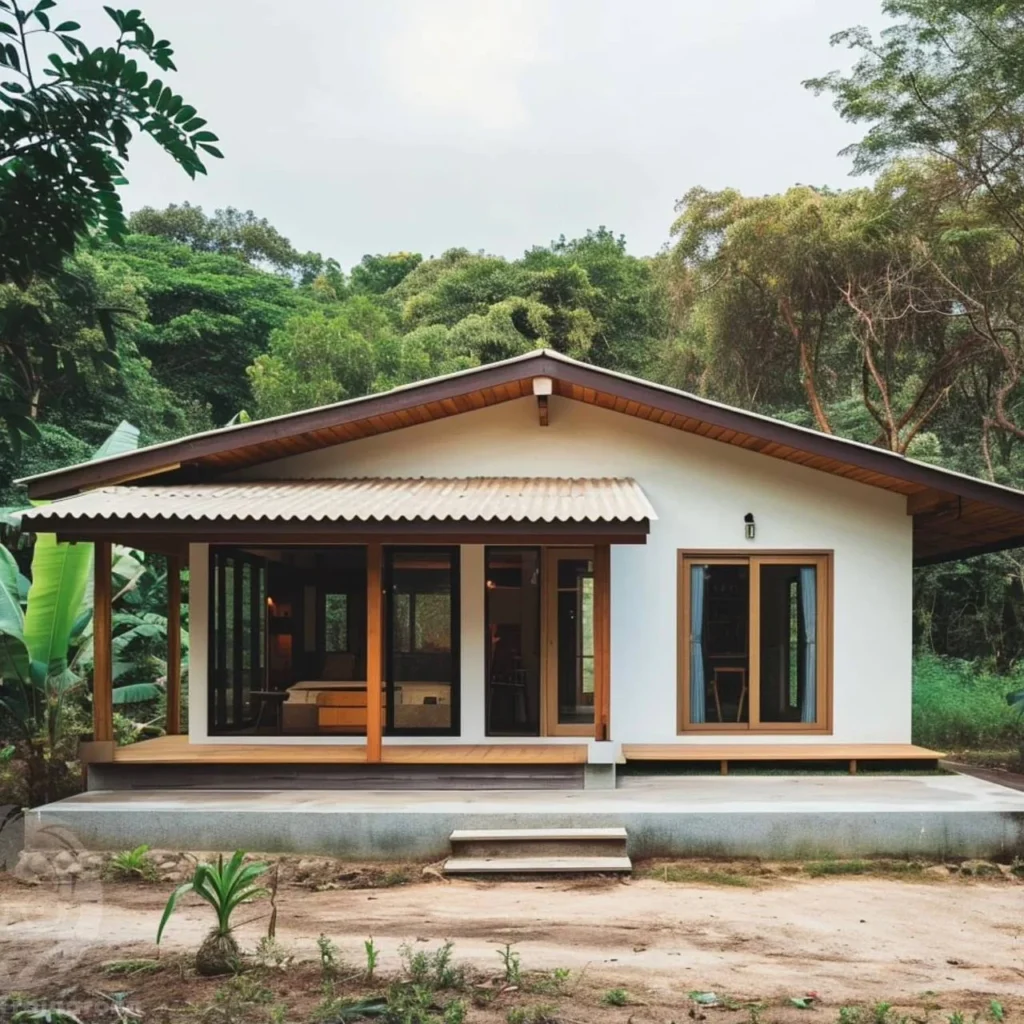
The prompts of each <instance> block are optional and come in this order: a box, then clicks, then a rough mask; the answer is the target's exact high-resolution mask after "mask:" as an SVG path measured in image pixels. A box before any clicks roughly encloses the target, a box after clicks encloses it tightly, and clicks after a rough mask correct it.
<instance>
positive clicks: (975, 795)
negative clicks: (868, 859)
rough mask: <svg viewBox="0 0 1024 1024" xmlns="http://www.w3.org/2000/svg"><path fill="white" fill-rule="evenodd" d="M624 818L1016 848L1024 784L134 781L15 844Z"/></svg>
mask: <svg viewBox="0 0 1024 1024" xmlns="http://www.w3.org/2000/svg"><path fill="white" fill-rule="evenodd" d="M610 826H621V827H624V828H626V829H627V830H628V832H629V854H630V856H631V857H633V858H637V857H687V856H703V857H761V858H779V859H784V858H803V857H822V856H836V857H855V856H861V857H864V856H883V855H884V856H894V857H929V858H946V857H951V858H956V857H984V858H996V859H999V858H1003V859H1006V858H1012V857H1014V856H1016V855H1018V854H1024V793H1019V792H1015V791H1013V790H1010V789H1006V788H1004V787H1002V786H998V785H995V784H992V783H989V782H985V781H982V780H980V779H975V778H969V777H967V776H961V775H935V776H872V777H869V776H855V777H835V776H770V777H739V776H733V777H728V776H727V777H716V776H710V777H709V776H693V777H687V778H679V777H676V778H647V779H632V778H626V779H623V780H621V784H620V786H619V788H618V789H615V790H608V791H598V790H590V789H587V790H582V791H581V790H566V791H553V792H532V793H531V792H525V791H502V790H497V791H489V792H467V791H459V792H423V791H419V792H395V791H390V792H372V791H361V792H339V791H337V790H334V791H324V790H292V791H289V792H279V791H244V790H234V791H219V790H205V791H201V790H165V791H155V790H135V791H124V792H90V793H84V794H82V795H81V796H76V797H72V798H71V799H68V800H62V801H60V802H58V803H54V804H48V805H46V806H44V807H40V808H36V809H35V810H33V811H30V812H29V814H28V815H27V816H26V821H25V830H26V834H25V842H26V847H28V848H30V849H46V848H50V849H52V848H54V847H56V846H65V847H66V846H72V847H79V848H84V849H96V850H122V849H128V848H132V847H135V846H138V845H140V844H141V843H147V844H149V845H150V846H152V847H155V848H163V849H178V850H183V849H192V850H230V849H236V848H238V849H247V850H254V851H264V852H268V853H274V852H277V853H286V852H293V853H306V854H321V855H328V856H335V857H344V858H351V859H365V860H406V859H428V858H429V859H439V858H441V857H443V856H446V855H447V854H448V852H449V843H448V837H449V835H450V834H451V832H452V831H454V830H455V829H485V828H492V829H493V828H556V827H557V828H596V827H610Z"/></svg>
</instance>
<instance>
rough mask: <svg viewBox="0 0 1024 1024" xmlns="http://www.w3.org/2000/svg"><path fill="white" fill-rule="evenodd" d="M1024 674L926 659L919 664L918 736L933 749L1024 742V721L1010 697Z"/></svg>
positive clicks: (1022, 682) (918, 740) (915, 719)
mask: <svg viewBox="0 0 1024 1024" xmlns="http://www.w3.org/2000/svg"><path fill="white" fill-rule="evenodd" d="M1022 687H1024V674H1021V673H1017V674H1015V675H1010V676H999V675H992V674H991V673H989V672H986V671H984V670H982V669H981V668H980V667H978V666H976V665H972V664H971V663H970V662H966V661H959V660H957V659H955V658H939V657H936V656H935V655H922V656H920V657H918V658H916V659H915V661H914V690H913V738H914V742H915V743H920V744H922V745H924V746H927V747H938V748H940V749H941V748H949V749H954V750H955V749H971V748H973V749H979V748H985V747H989V748H991V747H1011V746H1014V745H1016V744H1017V743H1019V742H1020V740H1021V739H1022V738H1024V719H1022V718H1021V716H1020V715H1018V714H1017V713H1016V712H1015V711H1014V710H1013V708H1011V707H1010V705H1009V704H1008V703H1007V700H1006V697H1007V694H1009V693H1011V692H1013V691H1015V690H1019V689H1021V688H1022Z"/></svg>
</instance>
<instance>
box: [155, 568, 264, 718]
mask: <svg viewBox="0 0 1024 1024" xmlns="http://www.w3.org/2000/svg"><path fill="white" fill-rule="evenodd" d="M253 628H255V627H253ZM180 732H181V559H180V558H178V556H177V555H168V556H167V735H168V736H177V735H178V734H179V733H180Z"/></svg>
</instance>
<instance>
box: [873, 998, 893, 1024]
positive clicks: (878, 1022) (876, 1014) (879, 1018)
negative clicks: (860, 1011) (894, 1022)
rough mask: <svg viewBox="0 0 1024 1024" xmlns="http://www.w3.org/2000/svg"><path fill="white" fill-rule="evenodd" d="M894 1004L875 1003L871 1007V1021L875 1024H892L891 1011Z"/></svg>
mask: <svg viewBox="0 0 1024 1024" xmlns="http://www.w3.org/2000/svg"><path fill="white" fill-rule="evenodd" d="M891 1010H892V1003H884V1002H881V1003H875V1004H874V1006H872V1007H871V1020H872V1021H873V1024H890V1011H891Z"/></svg>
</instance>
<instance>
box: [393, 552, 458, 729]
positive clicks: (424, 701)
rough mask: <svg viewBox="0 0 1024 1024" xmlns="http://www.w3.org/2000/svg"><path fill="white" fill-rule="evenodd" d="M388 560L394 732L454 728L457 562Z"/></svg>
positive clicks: (414, 555)
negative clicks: (454, 593)
mask: <svg viewBox="0 0 1024 1024" xmlns="http://www.w3.org/2000/svg"><path fill="white" fill-rule="evenodd" d="M389 557H390V558H391V573H390V577H391V594H390V601H389V605H390V612H389V614H390V616H391V629H390V634H391V648H392V649H391V652H390V657H389V659H388V660H389V674H390V679H389V682H390V684H391V699H392V701H393V721H394V727H395V728H396V729H409V730H415V731H422V730H425V731H429V730H437V729H450V728H451V727H452V694H453V689H454V680H455V676H454V672H455V669H456V666H455V663H454V652H453V645H452V636H453V634H454V630H455V623H454V619H453V616H454V602H453V600H452V594H453V590H454V587H455V572H456V567H455V558H454V556H453V554H452V553H451V552H449V551H444V550H440V551H428V550H424V551H413V552H409V551H398V552H392V553H390V554H389Z"/></svg>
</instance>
